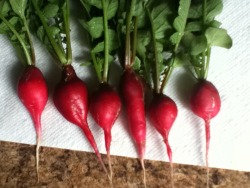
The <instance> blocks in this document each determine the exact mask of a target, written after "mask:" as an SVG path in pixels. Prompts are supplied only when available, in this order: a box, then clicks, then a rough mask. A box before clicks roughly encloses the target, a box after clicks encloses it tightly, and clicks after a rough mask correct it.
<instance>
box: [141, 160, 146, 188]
mask: <svg viewBox="0 0 250 188" xmlns="http://www.w3.org/2000/svg"><path fill="white" fill-rule="evenodd" d="M140 162H141V166H142V170H143V184H144V187H145V188H146V187H147V183H146V169H145V165H144V159H143V158H140Z"/></svg>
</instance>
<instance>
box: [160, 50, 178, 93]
mask: <svg viewBox="0 0 250 188" xmlns="http://www.w3.org/2000/svg"><path fill="white" fill-rule="evenodd" d="M174 61H175V53H174V55H173V58H172V62H171V64H170V65H169V67H168V69H167V71H165V74H164V78H163V81H162V83H161V88H160V93H163V90H164V88H165V86H166V85H167V83H168V80H169V78H170V75H171V74H172V72H173V70H174V67H173V64H174Z"/></svg>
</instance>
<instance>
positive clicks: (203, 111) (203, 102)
mask: <svg viewBox="0 0 250 188" xmlns="http://www.w3.org/2000/svg"><path fill="white" fill-rule="evenodd" d="M190 104H191V109H192V111H193V113H194V114H196V115H197V116H199V117H200V118H202V119H203V120H204V121H205V129H206V167H207V176H208V174H209V168H208V152H209V144H210V119H212V118H214V117H215V116H216V115H217V114H218V113H219V111H220V107H221V100H220V95H219V92H218V90H217V89H216V87H215V86H214V85H213V84H212V83H211V82H209V81H207V80H199V81H198V83H197V84H196V85H195V86H194V90H193V94H192V96H191V100H190ZM208 180H209V179H208V178H207V185H208Z"/></svg>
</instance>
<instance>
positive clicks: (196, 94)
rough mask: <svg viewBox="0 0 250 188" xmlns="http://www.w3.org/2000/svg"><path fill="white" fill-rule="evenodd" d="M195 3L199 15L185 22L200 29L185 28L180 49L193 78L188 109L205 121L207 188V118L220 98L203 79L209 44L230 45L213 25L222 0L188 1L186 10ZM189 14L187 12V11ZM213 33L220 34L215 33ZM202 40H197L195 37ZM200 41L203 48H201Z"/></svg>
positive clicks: (206, 73)
mask: <svg viewBox="0 0 250 188" xmlns="http://www.w3.org/2000/svg"><path fill="white" fill-rule="evenodd" d="M197 6H200V7H202V8H201V9H200V10H198V14H199V16H197V17H195V18H192V19H189V20H188V23H187V25H189V24H191V23H194V22H197V21H198V22H200V26H201V27H200V28H199V29H195V30H190V31H187V32H186V31H185V33H184V37H183V43H182V44H183V45H184V46H183V47H184V48H183V49H185V51H186V52H187V53H186V57H185V59H186V60H187V61H188V62H189V65H190V66H189V70H190V72H191V73H192V74H193V76H194V77H195V78H196V80H197V84H195V86H194V88H193V93H192V96H191V100H190V105H191V110H192V111H193V113H194V114H196V115H197V116H199V117H200V118H202V119H203V120H204V121H205V130H206V154H205V155H206V156H205V161H206V171H207V176H206V187H209V166H208V163H209V162H208V156H209V143H210V120H211V119H212V118H214V117H215V116H216V115H217V114H218V113H219V111H220V106H221V101H220V95H219V92H218V91H217V89H216V87H215V86H214V85H213V84H212V83H211V82H209V81H207V77H208V70H209V66H210V60H211V52H212V47H213V46H218V47H223V48H227V49H229V48H231V46H232V39H231V37H230V36H229V35H228V33H227V31H226V30H225V29H223V28H221V27H220V26H221V24H218V25H214V24H213V23H215V22H218V21H217V20H216V19H215V17H216V16H217V15H218V14H220V13H221V11H222V7H223V2H222V0H218V1H217V3H216V5H215V4H214V2H212V1H208V0H203V1H201V2H199V3H198V4H197V2H192V3H191V6H190V11H189V13H190V12H193V11H195V12H196V11H197ZM211 6H214V9H217V10H220V11H217V12H216V13H214V12H213V10H211V9H210V7H211ZM188 15H189V16H190V14H188ZM189 18H190V17H189ZM215 33H220V34H219V35H217V34H215ZM201 38H202V40H203V42H200V40H199V39H201ZM201 43H202V45H203V47H201Z"/></svg>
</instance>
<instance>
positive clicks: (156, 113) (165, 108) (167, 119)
mask: <svg viewBox="0 0 250 188" xmlns="http://www.w3.org/2000/svg"><path fill="white" fill-rule="evenodd" d="M177 114H178V109H177V106H176V104H175V102H174V101H173V100H172V99H171V98H169V97H168V96H166V95H164V94H156V95H154V98H153V100H152V101H151V103H150V106H149V118H150V121H151V123H152V125H153V126H154V127H155V128H156V130H157V131H158V132H159V133H160V134H161V136H162V137H163V139H164V142H165V144H166V147H167V152H168V157H169V161H170V163H172V151H171V148H170V146H169V143H168V135H169V132H170V130H171V128H172V125H173V123H174V121H175V119H176V117H177Z"/></svg>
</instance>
